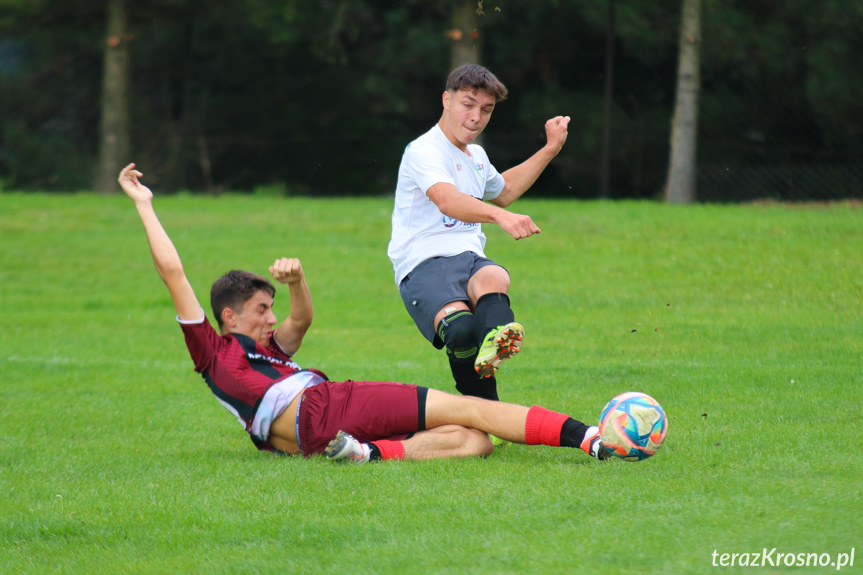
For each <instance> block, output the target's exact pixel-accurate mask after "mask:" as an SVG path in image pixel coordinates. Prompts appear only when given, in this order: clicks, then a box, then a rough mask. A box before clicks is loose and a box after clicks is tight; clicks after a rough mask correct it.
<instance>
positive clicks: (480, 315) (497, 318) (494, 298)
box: [473, 293, 515, 345]
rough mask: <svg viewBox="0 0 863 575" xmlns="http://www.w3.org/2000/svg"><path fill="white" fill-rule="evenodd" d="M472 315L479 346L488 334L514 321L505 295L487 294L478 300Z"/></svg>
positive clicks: (513, 315) (507, 297)
mask: <svg viewBox="0 0 863 575" xmlns="http://www.w3.org/2000/svg"><path fill="white" fill-rule="evenodd" d="M473 315H474V318H475V320H476V331H477V334H476V335H477V337H478V338H479V343H480V345H481V344H482V341H483V340H484V339H485V336H486V335H487V334H488V332H490V331H491V330H493V329H494V328H496V327H498V326H501V325H506V324H508V323H510V322H511V321H514V320H515V314H514V313H513V311H512V308H511V307H509V296H508V295H506V294H505V293H487V294H485V295H484V296H482V297H481V298H479V300H477V302H476V311H474V312H473Z"/></svg>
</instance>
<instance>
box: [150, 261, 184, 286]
mask: <svg viewBox="0 0 863 575" xmlns="http://www.w3.org/2000/svg"><path fill="white" fill-rule="evenodd" d="M156 270H157V271H158V272H159V277H161V278H162V281H163V282H165V283H166V284H171V283H173V282H176V281H178V280H181V279H183V278H185V277H186V272H185V270H184V269H183V264H182V263H181V262H180V261H179V260H178V261H175V262H173V261H172V262H158V263H157V264H156Z"/></svg>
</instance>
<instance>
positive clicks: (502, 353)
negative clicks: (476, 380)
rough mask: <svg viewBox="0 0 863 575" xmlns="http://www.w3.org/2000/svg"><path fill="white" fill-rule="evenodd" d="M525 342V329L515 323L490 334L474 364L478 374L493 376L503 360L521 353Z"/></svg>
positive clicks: (500, 327) (486, 337)
mask: <svg viewBox="0 0 863 575" xmlns="http://www.w3.org/2000/svg"><path fill="white" fill-rule="evenodd" d="M523 340H524V328H523V327H522V326H521V324H520V323H518V322H514V321H513V322H510V323H508V324H506V325H502V326H499V327H497V328H496V329H493V330H491V331H490V332H488V335H486V336H485V339H484V340H483V342H482V346H481V347H480V348H479V353H478V354H477V356H476V361H475V362H474V364H473V366H474V369H476V372H477V374H478V375H479V376H480V377H491V376H493V375H494V374H495V372H496V371H497V370H498V368H500V364H501V363H503V360H505V359H509V358H511V357H512V356H514V355H515V354H517V353H518V352H519V350H520V349H521V343H522V341H523Z"/></svg>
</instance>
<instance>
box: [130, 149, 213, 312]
mask: <svg viewBox="0 0 863 575" xmlns="http://www.w3.org/2000/svg"><path fill="white" fill-rule="evenodd" d="M142 176H143V174H142V173H141V172H139V171H138V170H136V169H135V164H129V165H128V166H126V167H125V168H123V171H121V172H120V177H119V178H117V180H118V181H119V182H120V186H121V187H122V188H123V191H124V192H126V195H127V196H129V198H131V199H132V201H133V202H135V207H136V208H137V209H138V215H140V216H141V222H143V224H144V231H146V233H147V242H149V244H150V253H151V254H152V256H153V263H154V264H155V265H156V271H158V272H159V277H161V278H162V281H163V282H165V285H166V286H167V287H168V291H169V292H170V294H171V300H173V302H174V307H175V308H176V309H177V316H178V317H179V318H180V319H181V320H199V319H201V304H200V303H198V298H197V297H196V296H195V292H194V290H193V289H192V286H191V284H189V280H188V279H186V272H185V271H184V270H183V262H182V261H180V255H179V254H178V253H177V249H176V248H175V247H174V244H173V243H172V242H171V238H169V237H168V233H167V232H166V231H165V228H163V227H162V223H161V222H160V221H159V218H158V217H157V216H156V212H155V210H154V209H153V192H151V191H150V190H149V188H147V187H146V186H144V185H143V184H141V182H139V181H138V178H140V177H142Z"/></svg>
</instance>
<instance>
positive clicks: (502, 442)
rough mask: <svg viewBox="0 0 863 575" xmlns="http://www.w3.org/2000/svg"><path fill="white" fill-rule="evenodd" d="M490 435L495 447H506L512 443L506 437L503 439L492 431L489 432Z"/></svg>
mask: <svg viewBox="0 0 863 575" xmlns="http://www.w3.org/2000/svg"><path fill="white" fill-rule="evenodd" d="M488 436H489V438H491V444H492V445H493V446H494V448H495V449H498V448H501V447H506V446H507V445H509V444H510V442H509V441H507V440H506V439H501V438H500V437H498V436H497V435H492V434H491V433H489V434H488Z"/></svg>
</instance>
